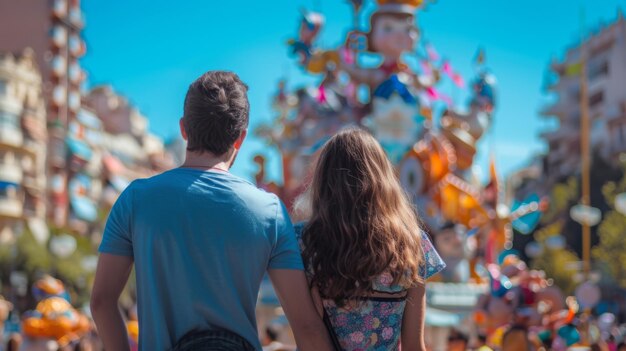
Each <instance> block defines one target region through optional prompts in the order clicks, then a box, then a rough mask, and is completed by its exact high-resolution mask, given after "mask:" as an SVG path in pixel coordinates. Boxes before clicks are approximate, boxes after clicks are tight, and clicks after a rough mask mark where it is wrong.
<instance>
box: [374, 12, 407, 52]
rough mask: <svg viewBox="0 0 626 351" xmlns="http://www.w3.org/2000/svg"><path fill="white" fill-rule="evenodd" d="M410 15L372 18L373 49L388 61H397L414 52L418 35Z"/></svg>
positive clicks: (385, 15) (375, 16) (380, 15)
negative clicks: (403, 54) (405, 53)
mask: <svg viewBox="0 0 626 351" xmlns="http://www.w3.org/2000/svg"><path fill="white" fill-rule="evenodd" d="M413 20H414V17H413V16H410V15H400V16H398V15H391V14H378V15H377V14H375V15H374V17H373V18H372V31H371V38H370V39H371V41H370V43H371V46H373V47H372V48H371V49H372V50H373V51H375V52H379V53H381V54H382V55H383V56H385V58H386V59H392V60H397V59H399V58H400V56H401V55H402V53H404V52H410V51H413V47H414V45H415V41H416V40H417V37H418V33H417V28H416V27H415V24H414V23H413Z"/></svg>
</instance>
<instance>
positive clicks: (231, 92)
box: [183, 71, 250, 156]
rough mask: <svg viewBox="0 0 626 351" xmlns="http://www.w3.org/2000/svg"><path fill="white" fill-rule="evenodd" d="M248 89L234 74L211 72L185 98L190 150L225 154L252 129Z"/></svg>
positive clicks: (202, 77)
mask: <svg viewBox="0 0 626 351" xmlns="http://www.w3.org/2000/svg"><path fill="white" fill-rule="evenodd" d="M247 93H248V86H247V85H246V84H244V83H243V82H242V81H241V79H239V77H238V76H237V75H236V74H234V73H232V72H224V71H209V72H206V73H205V74H203V75H202V76H200V78H198V79H196V80H195V81H194V82H193V83H191V85H190V86H189V89H188V90H187V96H186V97H185V106H184V115H183V125H184V128H185V132H186V134H187V150H189V151H195V152H200V153H202V152H210V153H212V154H213V155H215V156H221V155H223V154H225V153H226V152H227V151H228V150H229V149H230V148H231V147H232V146H233V144H234V143H235V141H236V140H237V138H239V136H241V133H242V132H243V131H245V130H246V128H248V120H249V113H250V104H249V102H248V96H247Z"/></svg>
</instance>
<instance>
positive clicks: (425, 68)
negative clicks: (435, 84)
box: [420, 60, 433, 75]
mask: <svg viewBox="0 0 626 351" xmlns="http://www.w3.org/2000/svg"><path fill="white" fill-rule="evenodd" d="M420 67H421V69H422V73H424V74H426V75H431V74H432V73H433V68H432V65H431V64H430V62H429V61H428V60H420Z"/></svg>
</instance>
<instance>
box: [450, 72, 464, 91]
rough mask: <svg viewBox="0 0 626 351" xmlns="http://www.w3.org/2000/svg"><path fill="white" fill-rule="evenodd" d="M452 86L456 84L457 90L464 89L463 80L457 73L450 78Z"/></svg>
mask: <svg viewBox="0 0 626 351" xmlns="http://www.w3.org/2000/svg"><path fill="white" fill-rule="evenodd" d="M450 78H451V79H452V81H453V82H454V84H456V86H457V87H459V88H465V79H463V76H461V75H460V74H459V73H455V74H454V75H453V76H452V77H450Z"/></svg>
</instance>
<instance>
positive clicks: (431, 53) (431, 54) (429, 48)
mask: <svg viewBox="0 0 626 351" xmlns="http://www.w3.org/2000/svg"><path fill="white" fill-rule="evenodd" d="M424 49H425V50H426V53H427V54H428V59H429V60H430V61H432V62H437V61H439V59H440V56H439V53H438V52H437V50H435V47H434V46H433V45H432V44H430V43H426V44H424Z"/></svg>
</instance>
